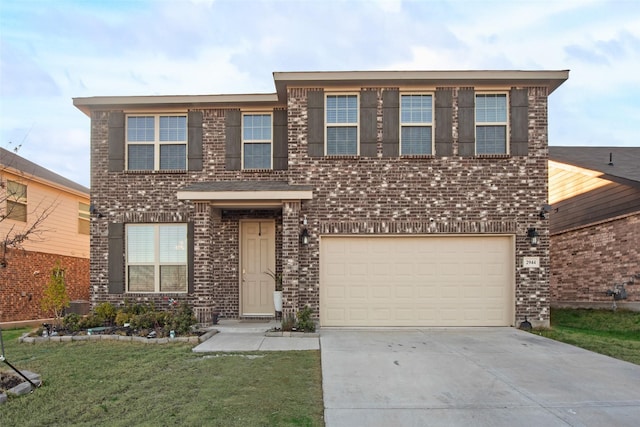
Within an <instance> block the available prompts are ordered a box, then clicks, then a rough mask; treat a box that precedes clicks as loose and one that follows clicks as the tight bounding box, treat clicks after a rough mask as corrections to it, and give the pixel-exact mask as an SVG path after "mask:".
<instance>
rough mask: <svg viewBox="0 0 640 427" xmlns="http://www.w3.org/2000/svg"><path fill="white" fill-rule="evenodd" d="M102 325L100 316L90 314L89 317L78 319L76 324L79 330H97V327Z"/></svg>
mask: <svg viewBox="0 0 640 427" xmlns="http://www.w3.org/2000/svg"><path fill="white" fill-rule="evenodd" d="M103 324H104V319H102V317H100V316H96V315H95V314H90V315H89V316H87V317H85V318H83V319H80V321H79V322H78V327H79V328H80V329H89V328H97V327H98V326H102V325H103Z"/></svg>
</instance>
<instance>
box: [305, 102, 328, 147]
mask: <svg viewBox="0 0 640 427" xmlns="http://www.w3.org/2000/svg"><path fill="white" fill-rule="evenodd" d="M307 120H308V123H307V127H308V132H309V134H308V136H307V153H308V154H309V157H322V156H324V91H322V90H310V91H309V92H307Z"/></svg>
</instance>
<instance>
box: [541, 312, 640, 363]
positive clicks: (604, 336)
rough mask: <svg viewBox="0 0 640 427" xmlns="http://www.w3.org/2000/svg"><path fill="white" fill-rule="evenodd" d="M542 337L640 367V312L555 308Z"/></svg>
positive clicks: (542, 332)
mask: <svg viewBox="0 0 640 427" xmlns="http://www.w3.org/2000/svg"><path fill="white" fill-rule="evenodd" d="M536 332H539V333H540V334H541V335H543V336H545V337H548V338H551V339H554V340H557V341H562V342H566V343H568V344H572V345H575V346H578V347H582V348H585V349H587V350H591V351H595V352H597V353H601V354H606V355H608V356H611V357H615V358H616V359H621V360H626V361H627V362H631V363H635V364H638V365H640V312H633V311H625V310H618V311H612V310H592V309H568V308H555V309H552V310H551V329H549V330H541V331H536Z"/></svg>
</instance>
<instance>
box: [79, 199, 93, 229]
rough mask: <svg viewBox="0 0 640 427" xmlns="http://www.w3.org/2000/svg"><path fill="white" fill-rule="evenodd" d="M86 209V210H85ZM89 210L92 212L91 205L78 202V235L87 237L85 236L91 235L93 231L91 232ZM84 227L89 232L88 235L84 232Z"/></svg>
mask: <svg viewBox="0 0 640 427" xmlns="http://www.w3.org/2000/svg"><path fill="white" fill-rule="evenodd" d="M83 205H84V206H83ZM85 207H86V209H84V208H85ZM89 210H90V207H89V203H85V202H78V234H82V235H85V236H86V235H89V234H91V231H90V227H91V223H90V218H91V214H90V212H89ZM83 227H86V230H87V232H86V233H84V232H83V231H82V230H83Z"/></svg>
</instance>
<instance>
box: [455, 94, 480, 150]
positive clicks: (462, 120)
mask: <svg viewBox="0 0 640 427" xmlns="http://www.w3.org/2000/svg"><path fill="white" fill-rule="evenodd" d="M474 108H475V91H474V90H473V89H460V91H458V155H459V156H462V157H472V156H474V155H475V153H476V152H475V130H476V128H475V112H474Z"/></svg>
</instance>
